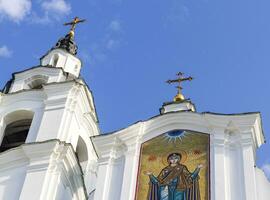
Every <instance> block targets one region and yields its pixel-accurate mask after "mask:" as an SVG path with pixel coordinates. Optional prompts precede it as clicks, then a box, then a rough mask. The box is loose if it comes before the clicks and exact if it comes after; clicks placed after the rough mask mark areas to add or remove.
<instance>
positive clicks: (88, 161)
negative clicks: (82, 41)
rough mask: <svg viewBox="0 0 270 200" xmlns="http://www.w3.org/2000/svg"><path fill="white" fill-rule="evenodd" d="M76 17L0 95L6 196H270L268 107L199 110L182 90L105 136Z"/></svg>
mask: <svg viewBox="0 0 270 200" xmlns="http://www.w3.org/2000/svg"><path fill="white" fill-rule="evenodd" d="M80 22H83V20H80V19H79V18H77V17H76V18H75V19H74V20H73V21H72V22H70V23H66V25H70V26H71V29H70V31H69V33H68V34H67V35H65V36H64V37H63V38H60V39H59V40H58V42H57V43H56V45H55V46H54V47H52V48H51V49H50V50H49V51H48V52H47V53H46V54H45V55H44V56H42V57H41V58H40V64H39V65H38V66H34V67H32V68H29V69H25V70H24V71H20V72H15V73H13V74H12V78H11V80H9V81H7V83H6V85H5V87H4V88H3V90H2V91H1V92H0V138H1V143H0V199H1V200H269V199H270V183H269V182H268V180H267V178H266V177H265V175H264V173H263V171H262V170H261V169H259V168H258V167H257V166H256V150H257V149H258V148H259V147H260V146H261V145H262V144H264V142H265V138H264V134H263V130H262V120H261V115H260V113H257V112H255V113H241V114H231V115H229V114H220V113H211V112H205V113H198V112H196V107H195V105H194V104H193V103H192V102H191V100H189V99H185V97H184V96H183V94H182V92H181V89H182V87H181V84H182V82H184V81H191V80H192V77H187V78H185V77H184V75H183V74H182V73H178V74H177V78H176V79H173V80H169V81H168V83H170V84H173V83H176V84H178V86H177V88H178V92H177V95H176V96H175V97H174V99H173V100H172V101H171V102H167V103H164V104H163V105H162V106H161V108H160V114H159V115H157V116H153V117H152V118H150V119H147V120H142V121H139V122H136V123H134V124H132V125H131V126H128V127H126V128H124V129H121V130H118V131H115V132H113V133H109V134H102V133H101V131H100V129H99V122H98V117H97V113H96V109H95V102H94V99H93V94H92V92H91V90H90V88H89V87H88V86H87V84H86V83H85V81H84V80H83V79H82V78H81V76H80V70H81V67H82V63H81V60H80V59H79V58H78V57H77V56H76V55H77V50H78V47H77V45H76V43H75V40H74V36H75V27H76V25H77V24H78V23H80Z"/></svg>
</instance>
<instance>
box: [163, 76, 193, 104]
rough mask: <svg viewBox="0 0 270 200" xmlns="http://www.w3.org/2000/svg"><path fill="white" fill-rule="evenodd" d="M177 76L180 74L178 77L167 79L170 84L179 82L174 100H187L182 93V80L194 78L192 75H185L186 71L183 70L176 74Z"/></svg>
mask: <svg viewBox="0 0 270 200" xmlns="http://www.w3.org/2000/svg"><path fill="white" fill-rule="evenodd" d="M176 76H178V78H177V79H172V80H167V81H166V82H167V83H169V84H172V83H178V85H177V86H176V88H177V94H176V96H175V97H174V99H173V101H174V102H181V101H184V100H185V97H184V95H183V94H182V89H183V88H182V87H181V83H182V82H185V81H192V80H193V79H194V78H193V77H191V76H189V77H187V78H185V77H184V73H182V72H178V73H177V74H176Z"/></svg>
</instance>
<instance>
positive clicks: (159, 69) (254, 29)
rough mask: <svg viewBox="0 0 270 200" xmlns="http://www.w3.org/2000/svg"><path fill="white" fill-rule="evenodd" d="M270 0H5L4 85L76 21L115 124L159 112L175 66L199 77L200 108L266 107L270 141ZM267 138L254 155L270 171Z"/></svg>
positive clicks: (97, 92)
mask: <svg viewBox="0 0 270 200" xmlns="http://www.w3.org/2000/svg"><path fill="white" fill-rule="evenodd" d="M269 8H270V2H269V0H238V1H235V0H226V1H224V0H147V1H146V0H136V1H134V0H83V1H78V0H77V1H75V0H35V1H30V0H0V35H1V37H0V67H1V80H0V85H1V87H3V86H4V84H5V82H6V81H7V80H8V79H10V77H11V73H12V72H15V71H20V70H23V69H26V68H28V67H32V66H35V65H38V64H39V58H40V57H41V56H42V55H44V54H45V53H46V52H47V51H48V50H49V49H50V48H51V47H52V46H53V45H54V44H55V43H56V41H57V40H58V39H59V38H60V37H62V36H64V35H65V34H66V33H67V31H68V28H67V27H64V26H63V25H62V24H63V23H64V22H67V21H70V19H72V18H73V17H74V16H79V17H81V18H86V19H87V23H85V24H84V25H81V26H80V27H78V29H77V32H76V41H77V44H78V46H79V54H78V56H79V57H80V58H81V59H82V61H83V63H84V67H83V69H82V72H81V75H82V76H83V77H84V79H85V80H86V82H87V83H88V84H89V86H90V88H91V90H92V91H93V93H94V96H95V102H96V107H97V112H98V115H99V119H100V126H101V129H102V131H103V132H110V131H113V130H117V129H120V128H123V127H126V126H128V125H129V124H131V123H134V122H136V121H138V120H142V119H147V118H149V117H151V116H153V115H157V114H158V112H159V111H158V110H159V108H160V107H161V105H162V103H163V102H167V101H170V100H171V99H172V98H173V96H174V95H175V92H176V91H175V88H174V87H172V86H168V85H167V84H165V81H166V80H167V79H169V78H174V75H175V74H176V72H178V71H182V72H185V73H186V74H187V75H192V76H194V77H195V80H194V81H193V82H192V83H187V84H185V85H184V94H185V96H186V97H189V98H191V100H192V101H193V102H194V103H195V104H196V107H197V111H198V112H204V111H211V112H217V113H243V112H253V111H260V112H261V113H262V119H263V128H264V132H265V136H266V139H267V141H270V124H269V121H270V106H269V102H270V92H269V91H268V90H269V87H270V83H269V78H268V76H269V73H270V23H269V18H270V13H269ZM269 151H270V145H269V142H268V143H266V144H265V145H263V146H262V147H261V148H260V149H259V150H258V154H257V164H258V165H259V166H261V167H263V168H264V169H265V171H268V173H269V177H270V164H269V163H270V157H269V155H270V152H269Z"/></svg>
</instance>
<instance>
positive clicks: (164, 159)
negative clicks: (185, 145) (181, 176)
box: [162, 150, 187, 166]
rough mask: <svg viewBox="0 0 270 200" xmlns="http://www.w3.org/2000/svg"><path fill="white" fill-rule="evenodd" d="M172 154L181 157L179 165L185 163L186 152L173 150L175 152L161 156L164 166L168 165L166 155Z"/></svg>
mask: <svg viewBox="0 0 270 200" xmlns="http://www.w3.org/2000/svg"><path fill="white" fill-rule="evenodd" d="M172 153H180V154H181V155H182V158H181V161H180V163H185V162H186V161H187V152H186V151H184V150H175V151H170V152H166V153H164V154H163V155H162V164H164V165H165V166H167V165H168V161H167V157H168V155H170V154H172Z"/></svg>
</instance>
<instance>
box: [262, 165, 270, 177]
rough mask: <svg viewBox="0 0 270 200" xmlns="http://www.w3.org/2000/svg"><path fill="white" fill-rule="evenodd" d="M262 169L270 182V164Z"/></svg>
mask: <svg viewBox="0 0 270 200" xmlns="http://www.w3.org/2000/svg"><path fill="white" fill-rule="evenodd" d="M261 169H262V170H263V171H264V173H265V175H266V177H267V178H268V180H270V164H264V165H263V166H262V167H261Z"/></svg>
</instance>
